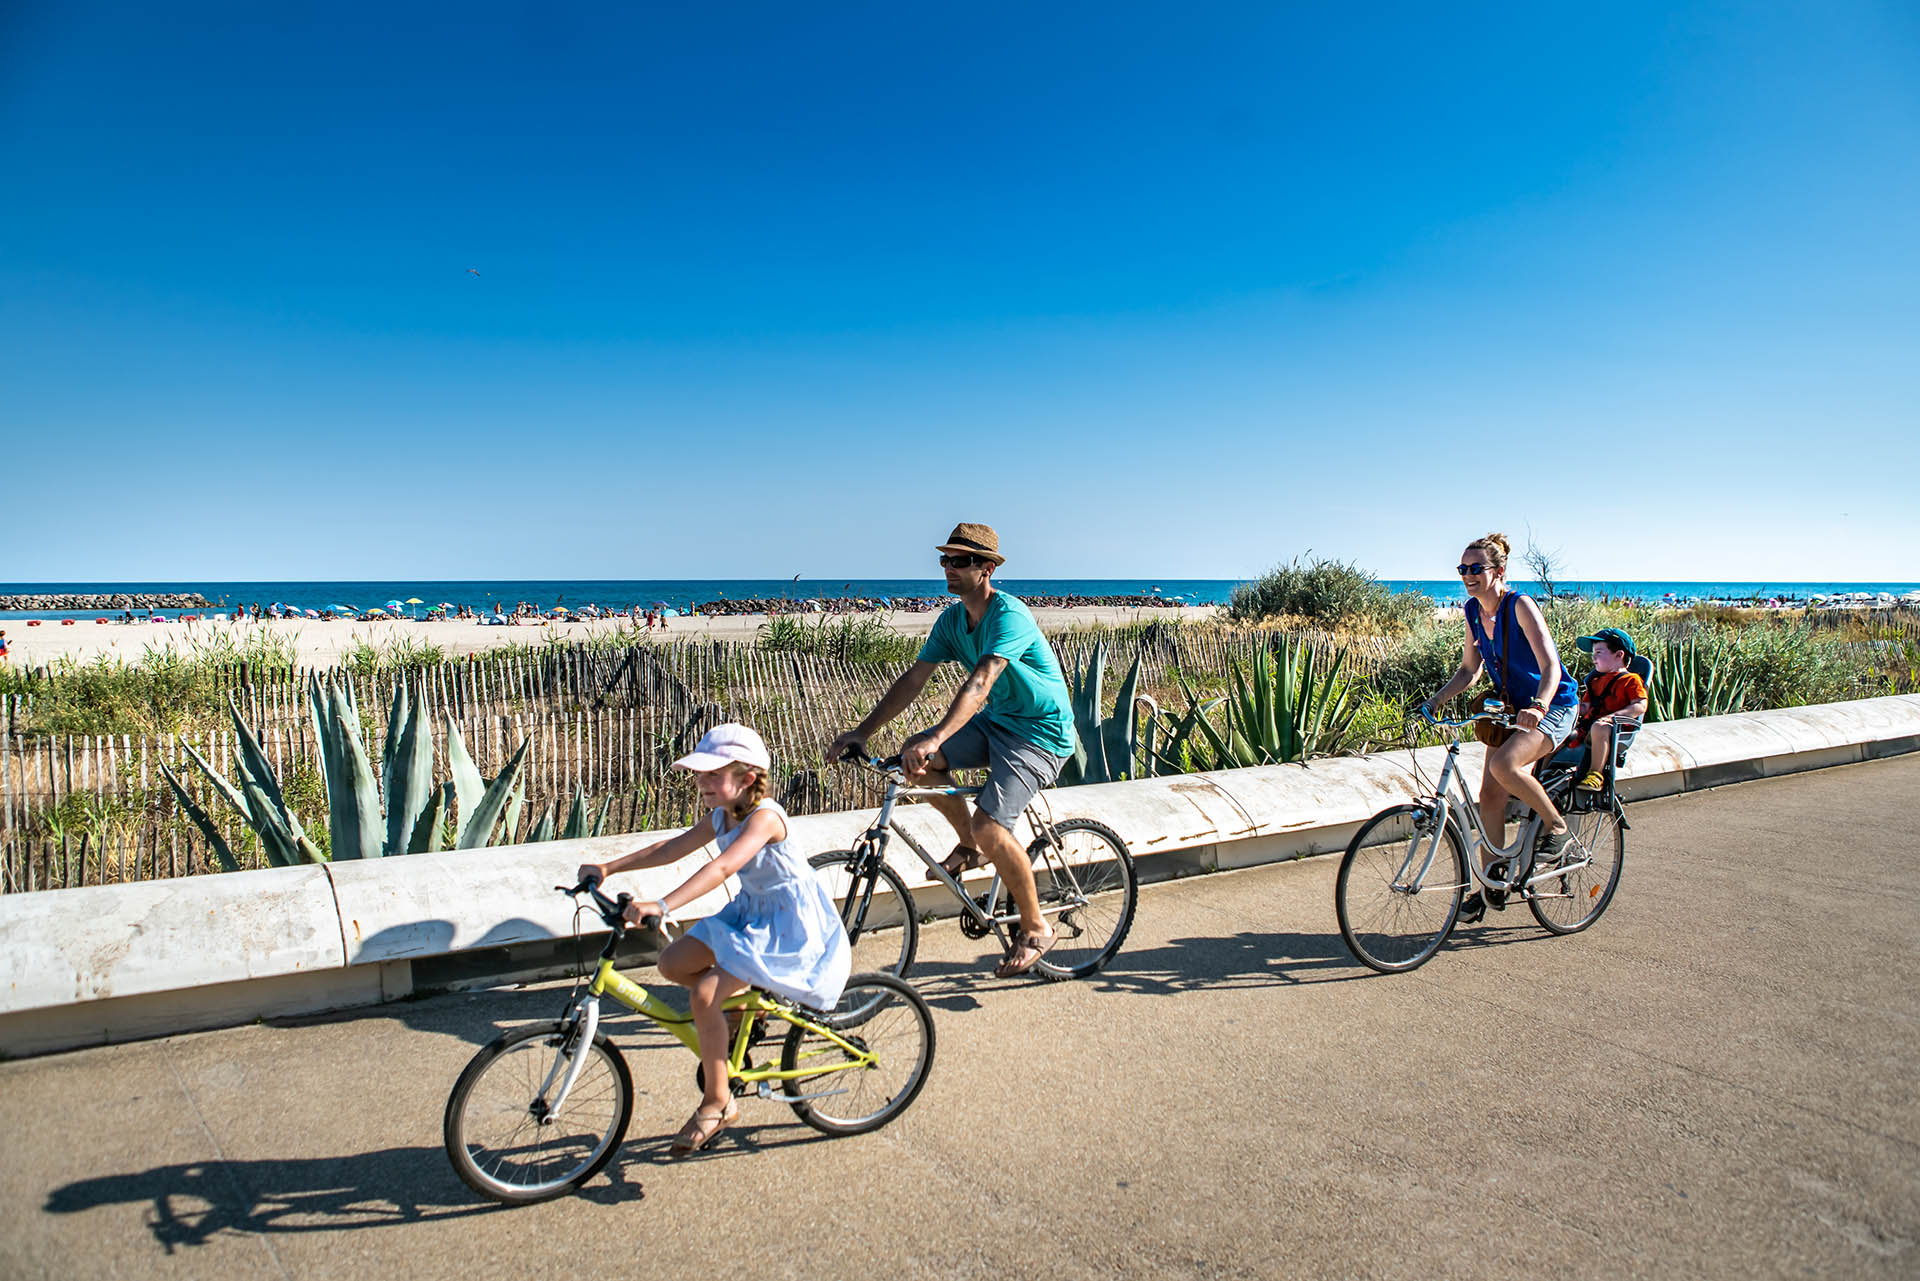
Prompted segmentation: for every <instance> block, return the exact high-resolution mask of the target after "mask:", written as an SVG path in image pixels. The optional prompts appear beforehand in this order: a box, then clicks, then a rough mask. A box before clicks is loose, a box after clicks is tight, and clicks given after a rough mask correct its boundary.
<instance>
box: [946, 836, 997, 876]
mask: <svg viewBox="0 0 1920 1281" xmlns="http://www.w3.org/2000/svg"><path fill="white" fill-rule="evenodd" d="M986 865H987V859H986V856H985V855H984V854H982V853H981V852H980V851H979V850H977V849H975V848H973V846H971V845H956V846H954V847H953V853H951V854H949V855H947V858H946V861H945V862H943V863H941V864H940V866H941V867H942V868H945V869H946V873H947V875H948V876H951V877H952V878H953V879H954V880H956V881H957V880H959V879H960V878H961V877H962V876H965V875H966V874H967V873H968V872H971V871H972V870H973V869H974V868H976V867H985V866H986Z"/></svg>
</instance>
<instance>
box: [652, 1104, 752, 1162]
mask: <svg viewBox="0 0 1920 1281" xmlns="http://www.w3.org/2000/svg"><path fill="white" fill-rule="evenodd" d="M739 1119H740V1109H739V1108H738V1107H736V1106H735V1105H734V1104H732V1103H729V1104H727V1107H726V1110H725V1111H723V1112H709V1111H707V1109H706V1108H705V1107H697V1108H695V1109H694V1110H693V1115H692V1116H690V1117H688V1118H687V1123H686V1124H685V1125H683V1126H681V1127H680V1132H679V1133H678V1134H676V1135H674V1136H673V1142H672V1144H671V1145H669V1147H668V1151H670V1152H672V1153H673V1154H674V1155H675V1156H685V1155H687V1154H688V1153H689V1152H698V1151H699V1150H700V1149H701V1148H704V1147H705V1146H707V1144H709V1143H711V1142H713V1141H714V1139H715V1138H717V1137H718V1136H719V1134H720V1132H721V1131H722V1130H724V1129H726V1128H727V1127H728V1126H730V1125H732V1124H733V1123H734V1122H735V1121H738V1120H739Z"/></svg>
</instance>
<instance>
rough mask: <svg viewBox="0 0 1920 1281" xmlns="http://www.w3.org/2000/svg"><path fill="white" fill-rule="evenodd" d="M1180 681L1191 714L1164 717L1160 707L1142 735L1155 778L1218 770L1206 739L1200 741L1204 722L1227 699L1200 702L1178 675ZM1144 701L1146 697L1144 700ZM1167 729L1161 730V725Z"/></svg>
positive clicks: (1156, 709)
mask: <svg viewBox="0 0 1920 1281" xmlns="http://www.w3.org/2000/svg"><path fill="white" fill-rule="evenodd" d="M1174 674H1175V675H1176V676H1178V677H1179V680H1180V692H1181V693H1183V694H1185V695H1186V697H1187V710H1186V711H1184V712H1182V713H1181V714H1180V715H1178V716H1173V717H1164V718H1163V717H1162V716H1161V715H1160V709H1159V707H1158V705H1155V706H1154V708H1153V714H1152V715H1150V716H1149V717H1148V718H1147V721H1146V725H1145V727H1144V728H1143V729H1142V731H1141V738H1142V739H1143V740H1144V747H1143V750H1144V751H1145V753H1146V758H1147V768H1148V769H1149V770H1151V771H1152V772H1153V773H1154V774H1158V775H1168V774H1191V773H1193V772H1194V771H1195V770H1204V769H1212V768H1214V766H1213V763H1212V755H1211V752H1210V750H1209V748H1208V746H1207V744H1206V741H1205V740H1204V739H1199V738H1198V737H1197V734H1198V731H1199V728H1200V725H1201V722H1203V721H1204V720H1205V719H1206V718H1207V716H1208V715H1209V714H1211V713H1212V711H1213V709H1214V708H1216V707H1218V706H1220V705H1221V704H1222V703H1224V702H1226V700H1225V699H1223V698H1200V697H1199V696H1197V695H1196V694H1195V693H1194V692H1193V687H1192V686H1190V685H1188V684H1187V678H1186V677H1185V676H1184V675H1182V674H1181V673H1178V672H1176V673H1174ZM1142 697H1144V695H1143V696H1142ZM1163 719H1164V720H1165V721H1166V728H1165V730H1164V731H1163V730H1162V729H1161V721H1162V720H1163Z"/></svg>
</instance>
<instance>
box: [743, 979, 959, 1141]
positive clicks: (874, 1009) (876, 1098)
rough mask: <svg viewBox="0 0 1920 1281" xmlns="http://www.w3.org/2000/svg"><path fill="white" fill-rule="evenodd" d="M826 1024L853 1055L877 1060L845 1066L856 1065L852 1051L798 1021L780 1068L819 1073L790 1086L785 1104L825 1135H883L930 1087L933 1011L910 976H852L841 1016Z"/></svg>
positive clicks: (783, 1050) (831, 1017) (782, 1051)
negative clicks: (881, 1130)
mask: <svg viewBox="0 0 1920 1281" xmlns="http://www.w3.org/2000/svg"><path fill="white" fill-rule="evenodd" d="M839 1011H851V1013H842V1012H839ZM821 1023H822V1026H824V1027H827V1028H829V1029H831V1030H832V1031H833V1032H834V1033H835V1034H837V1035H838V1036H839V1037H840V1038H841V1039H843V1040H845V1041H846V1042H847V1043H848V1044H849V1045H851V1046H853V1047H854V1049H855V1050H857V1051H859V1052H862V1053H866V1054H871V1055H873V1056H874V1062H872V1063H871V1064H869V1065H867V1066H865V1067H840V1066H839V1065H842V1064H846V1063H850V1062H854V1061H855V1056H854V1055H853V1054H850V1053H849V1052H848V1050H847V1048H846V1046H843V1045H840V1044H839V1043H838V1042H836V1041H835V1040H834V1039H833V1038H831V1037H828V1036H825V1035H823V1034H822V1033H820V1032H817V1031H815V1030H814V1029H813V1028H810V1027H803V1026H801V1025H800V1024H798V1023H795V1024H793V1025H792V1026H791V1027H790V1028H788V1030H787V1040H786V1043H785V1044H784V1045H783V1046H781V1048H780V1067H781V1070H782V1071H787V1072H793V1071H797V1070H807V1071H809V1072H810V1073H813V1074H810V1075H807V1076H802V1077H796V1078H794V1079H792V1080H789V1081H787V1082H786V1083H785V1098H786V1102H787V1106H789V1107H791V1108H792V1109H793V1113H794V1115H795V1116H797V1117H799V1118H800V1119H801V1120H802V1121H804V1122H806V1123H807V1124H808V1125H810V1126H812V1127H813V1128H814V1129H816V1130H818V1131H820V1132H821V1133H822V1134H865V1133H866V1132H867V1131H869V1130H877V1129H879V1128H880V1127H881V1126H883V1125H885V1124H886V1123H887V1122H889V1121H891V1120H893V1118H894V1117H896V1116H899V1115H900V1114H901V1113H902V1112H904V1111H905V1110H906V1108H907V1105H908V1104H909V1103H912V1102H913V1100H914V1096H915V1095H917V1094H919V1093H920V1087H921V1086H923V1085H925V1084H926V1083H927V1071H928V1069H929V1068H931V1067H932V1066H933V1012H932V1011H930V1010H929V1009H928V1008H927V1003H926V1001H924V1000H923V999H921V996H920V994H919V993H918V992H916V991H914V990H913V985H912V984H910V983H908V982H906V981H905V980H904V979H900V978H896V977H895V976H894V975H891V974H856V975H854V976H853V977H852V978H850V979H848V980H847V989H846V993H845V995H843V996H842V997H841V999H840V1004H839V1006H837V1007H836V1012H835V1013H832V1014H829V1015H827V1016H826V1017H825V1018H824V1019H822V1020H821ZM836 1068H838V1070H835V1069H836ZM815 1069H817V1073H814V1070H815Z"/></svg>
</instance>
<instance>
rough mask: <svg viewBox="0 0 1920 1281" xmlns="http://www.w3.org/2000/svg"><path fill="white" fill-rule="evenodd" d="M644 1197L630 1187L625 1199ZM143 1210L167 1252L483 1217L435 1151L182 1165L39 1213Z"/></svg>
mask: <svg viewBox="0 0 1920 1281" xmlns="http://www.w3.org/2000/svg"><path fill="white" fill-rule="evenodd" d="M642 1195H644V1194H643V1193H642V1192H641V1191H640V1188H639V1185H638V1184H633V1185H630V1191H629V1194H628V1196H627V1197H626V1198H625V1199H629V1200H631V1199H637V1198H638V1197H640V1196H642ZM139 1202H147V1203H148V1204H149V1207H150V1208H149V1213H148V1217H147V1227H148V1229H149V1230H150V1231H151V1232H152V1233H153V1237H154V1240H155V1241H156V1242H158V1243H159V1245H160V1246H161V1247H162V1248H163V1249H164V1250H165V1251H166V1252H167V1253H168V1254H172V1253H174V1252H175V1251H176V1250H177V1249H179V1248H180V1247H182V1246H200V1245H205V1244H206V1243H207V1242H208V1241H210V1240H212V1239H213V1238H214V1237H216V1236H220V1235H222V1234H238V1235H249V1234H251V1235H260V1234H266V1233H302V1232H337V1231H340V1230H342V1229H352V1228H383V1227H399V1226H404V1225H406V1224H409V1223H422V1222H426V1221H428V1220H432V1219H452V1218H462V1217H465V1216H468V1215H473V1214H486V1213H491V1212H493V1211H495V1210H499V1209H503V1208H504V1207H502V1206H498V1205H495V1204H493V1203H492V1202H488V1201H482V1200H480V1199H479V1198H478V1197H477V1196H475V1194H474V1193H473V1191H472V1190H471V1189H469V1188H468V1187H467V1186H466V1184H464V1183H462V1182H461V1181H460V1180H459V1178H458V1177H457V1176H456V1175H455V1174H454V1172H453V1169H452V1167H451V1166H449V1165H448V1163H447V1155H446V1152H445V1150H444V1149H442V1148H439V1147H430V1148H429V1147H407V1148H385V1149H382V1150H380V1151H377V1152H361V1153H356V1154H354V1155H351V1156H340V1157H314V1158H304V1159H298V1160H275V1161H189V1162H184V1163H180V1164H176V1165H161V1166H155V1167H154V1168H153V1169H150V1170H145V1171H142V1172H141V1173H138V1174H110V1175H103V1176H100V1177H98V1178H92V1179H80V1180H78V1181H76V1182H73V1183H69V1184H66V1185H65V1186H63V1187H59V1188H56V1189H54V1190H53V1191H52V1192H50V1193H48V1195H47V1201H46V1205H45V1206H44V1207H42V1208H43V1209H44V1210H45V1211H46V1212H47V1213H48V1214H79V1213H83V1212H85V1211H87V1210H93V1209H97V1208H99V1207H101V1206H107V1205H126V1204H135V1203H139Z"/></svg>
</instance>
